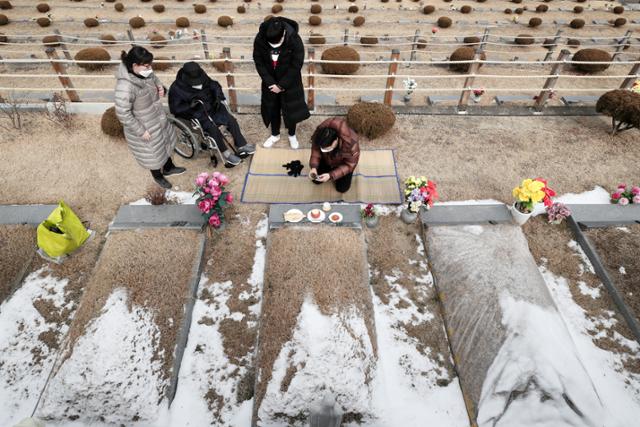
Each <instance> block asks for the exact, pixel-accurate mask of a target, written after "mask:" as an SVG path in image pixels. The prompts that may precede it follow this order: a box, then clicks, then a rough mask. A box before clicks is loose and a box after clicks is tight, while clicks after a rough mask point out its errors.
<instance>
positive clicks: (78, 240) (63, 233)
mask: <svg viewBox="0 0 640 427" xmlns="http://www.w3.org/2000/svg"><path fill="white" fill-rule="evenodd" d="M37 236H38V247H39V248H40V249H42V250H43V251H44V252H45V253H46V254H47V255H48V256H50V257H51V258H57V257H61V256H64V255H68V254H70V253H71V252H73V251H75V250H76V249H78V248H79V247H80V246H81V245H82V244H83V243H84V242H85V241H86V240H87V239H88V238H89V236H90V233H89V232H88V231H87V229H86V228H85V227H84V225H82V222H81V221H80V219H79V218H78V217H77V216H76V214H75V213H73V211H72V210H71V208H70V207H69V206H67V204H66V203H65V202H63V201H60V203H58V207H57V208H55V209H54V210H53V212H51V214H50V215H49V217H48V218H47V219H45V220H44V221H43V222H42V223H40V225H38V231H37Z"/></svg>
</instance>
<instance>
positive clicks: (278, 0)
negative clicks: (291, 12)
mask: <svg viewBox="0 0 640 427" xmlns="http://www.w3.org/2000/svg"><path fill="white" fill-rule="evenodd" d="M276 2H278V3H284V0H276Z"/></svg>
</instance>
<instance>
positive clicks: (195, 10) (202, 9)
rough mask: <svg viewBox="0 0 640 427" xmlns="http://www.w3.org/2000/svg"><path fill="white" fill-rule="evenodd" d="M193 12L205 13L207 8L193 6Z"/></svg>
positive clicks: (201, 5)
mask: <svg viewBox="0 0 640 427" xmlns="http://www.w3.org/2000/svg"><path fill="white" fill-rule="evenodd" d="M193 11H194V12H195V13H207V6H205V5H203V4H196V5H194V6H193Z"/></svg>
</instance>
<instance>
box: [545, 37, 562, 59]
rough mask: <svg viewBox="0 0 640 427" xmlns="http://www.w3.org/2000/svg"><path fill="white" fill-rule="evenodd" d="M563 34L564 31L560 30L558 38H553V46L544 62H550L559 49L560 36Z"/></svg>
mask: <svg viewBox="0 0 640 427" xmlns="http://www.w3.org/2000/svg"><path fill="white" fill-rule="evenodd" d="M561 34H562V30H558V32H557V33H556V36H555V37H554V38H553V41H552V43H553V44H552V45H551V46H550V47H549V50H548V51H547V54H546V55H545V56H544V60H543V61H544V62H547V61H550V60H551V57H552V56H553V54H554V53H555V51H556V48H557V47H558V42H559V41H560V35H561Z"/></svg>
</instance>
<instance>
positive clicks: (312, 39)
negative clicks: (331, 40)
mask: <svg viewBox="0 0 640 427" xmlns="http://www.w3.org/2000/svg"><path fill="white" fill-rule="evenodd" d="M326 42H327V39H325V38H324V36H323V35H322V34H315V33H311V35H310V36H309V43H311V44H315V45H320V44H325V43H326Z"/></svg>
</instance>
